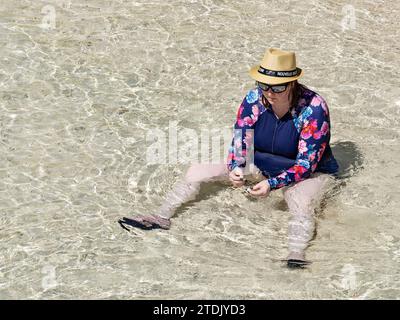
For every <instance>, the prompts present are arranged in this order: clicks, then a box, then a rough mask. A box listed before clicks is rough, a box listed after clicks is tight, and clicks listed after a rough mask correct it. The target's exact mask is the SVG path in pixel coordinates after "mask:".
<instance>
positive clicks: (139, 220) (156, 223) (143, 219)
mask: <svg viewBox="0 0 400 320" xmlns="http://www.w3.org/2000/svg"><path fill="white" fill-rule="evenodd" d="M118 223H119V224H120V225H121V227H123V228H124V229H127V228H126V227H125V226H124V224H127V225H130V226H132V227H136V228H140V229H144V230H150V229H165V230H168V229H169V228H170V226H171V221H170V220H169V219H167V218H163V217H160V216H158V215H155V214H147V215H138V216H135V217H132V218H126V217H124V218H122V219H121V220H119V221H118Z"/></svg>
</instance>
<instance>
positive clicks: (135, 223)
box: [118, 217, 166, 231]
mask: <svg viewBox="0 0 400 320" xmlns="http://www.w3.org/2000/svg"><path fill="white" fill-rule="evenodd" d="M118 223H119V225H120V226H121V227H122V228H123V229H125V230H128V231H130V230H129V229H128V228H127V227H126V226H125V225H128V226H131V227H134V228H139V229H142V230H152V229H166V228H163V227H161V226H160V225H159V224H158V223H152V222H149V221H143V222H140V221H136V220H133V219H130V218H127V217H123V218H122V219H119V220H118Z"/></svg>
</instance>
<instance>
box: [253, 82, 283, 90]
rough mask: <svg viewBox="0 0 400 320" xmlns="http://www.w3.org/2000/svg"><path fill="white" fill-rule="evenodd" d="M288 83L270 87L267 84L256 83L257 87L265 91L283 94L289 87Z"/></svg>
mask: <svg viewBox="0 0 400 320" xmlns="http://www.w3.org/2000/svg"><path fill="white" fill-rule="evenodd" d="M288 84H289V83H288V82H287V83H281V84H276V85H269V84H266V83H262V82H258V81H256V85H257V86H258V87H259V88H260V89H261V90H263V91H268V90H269V89H271V90H272V92H273V93H281V92H284V91H285V90H286V88H287V86H288Z"/></svg>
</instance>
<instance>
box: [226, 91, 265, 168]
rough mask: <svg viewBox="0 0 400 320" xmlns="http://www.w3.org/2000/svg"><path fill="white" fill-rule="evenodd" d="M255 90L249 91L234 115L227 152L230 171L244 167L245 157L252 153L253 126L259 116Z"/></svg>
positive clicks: (257, 94)
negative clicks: (231, 135)
mask: <svg viewBox="0 0 400 320" xmlns="http://www.w3.org/2000/svg"><path fill="white" fill-rule="evenodd" d="M258 100H259V93H258V90H257V89H253V90H250V91H249V92H248V93H247V94H246V97H245V98H244V99H243V101H242V103H241V105H240V106H239V109H238V111H237V115H236V122H235V124H234V130H233V131H234V133H233V139H232V143H231V146H230V147H229V150H228V158H227V167H228V170H229V171H232V170H233V169H235V168H236V167H242V168H244V167H245V166H246V156H247V155H248V154H249V153H250V152H251V151H252V148H253V141H254V131H253V129H252V128H253V126H254V123H255V122H256V121H257V119H258V116H259V114H260V109H259V106H258Z"/></svg>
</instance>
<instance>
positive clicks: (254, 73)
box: [249, 65, 303, 84]
mask: <svg viewBox="0 0 400 320" xmlns="http://www.w3.org/2000/svg"><path fill="white" fill-rule="evenodd" d="M259 68H260V66H259V65H258V66H254V67H252V68H251V69H250V72H249V73H250V76H251V77H252V78H253V79H254V80H256V81H260V82H262V83H267V84H281V83H286V82H290V81H294V80H297V79H299V78H301V77H302V76H303V70H301V69H300V68H298V69H299V70H300V73H299V74H298V75H297V76H294V77H271V76H266V75H264V74H261V73H259V72H258V69H259Z"/></svg>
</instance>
